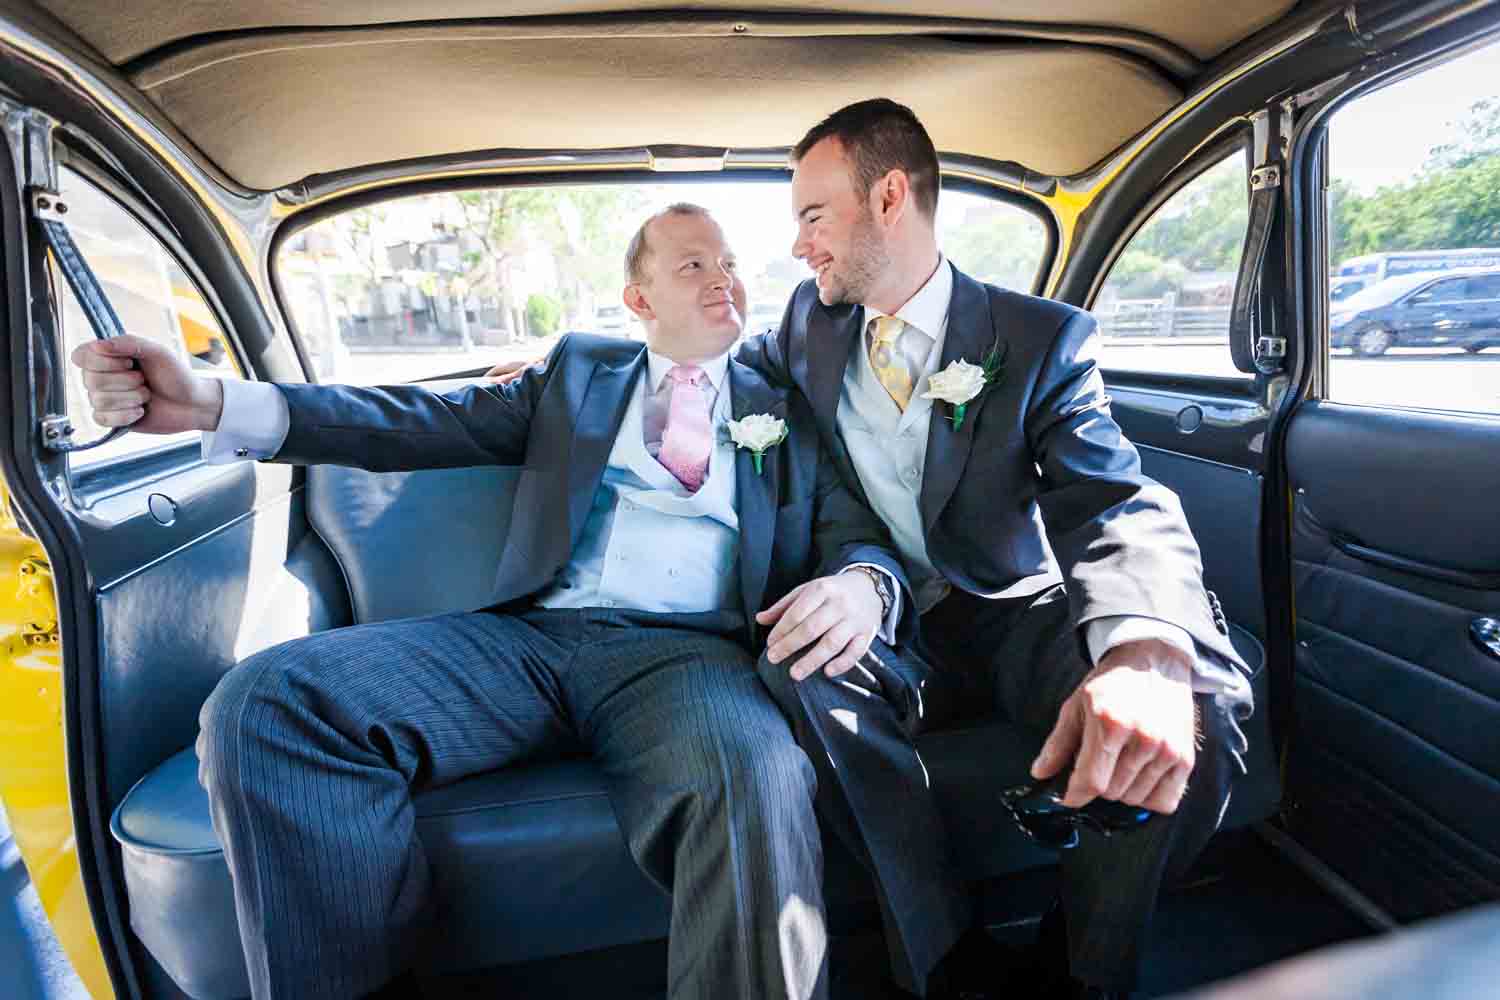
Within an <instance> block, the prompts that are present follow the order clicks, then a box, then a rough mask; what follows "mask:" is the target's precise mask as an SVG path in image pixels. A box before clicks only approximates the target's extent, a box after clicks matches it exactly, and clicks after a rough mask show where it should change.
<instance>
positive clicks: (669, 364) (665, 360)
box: [646, 347, 729, 393]
mask: <svg viewBox="0 0 1500 1000" xmlns="http://www.w3.org/2000/svg"><path fill="white" fill-rule="evenodd" d="M676 364H677V362H675V361H673V360H672V359H671V358H669V357H667V356H665V355H663V354H657V353H656V352H655V351H653V350H651V348H649V347H648V348H646V368H647V373H648V375H649V377H650V379H651V381H650V382H649V383H648V384H649V385H650V386H651V391H652V392H653V393H654V392H659V391H660V390H661V384H662V380H663V379H665V378H666V377H667V372H669V371H671V370H672V368H673V367H675V366H676ZM698 367H699V368H702V369H703V373H704V374H705V375H707V376H708V381H709V382H710V383H712V384H713V387H714V391H715V392H718V391H719V390H720V389H722V388H723V387H724V376H725V375H726V374H728V372H729V352H728V351H725V352H724V353H723V354H720V355H719V356H718V357H716V358H710V359H709V360H707V361H704V362H702V363H700V364H699V365H698Z"/></svg>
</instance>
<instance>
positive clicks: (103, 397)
mask: <svg viewBox="0 0 1500 1000" xmlns="http://www.w3.org/2000/svg"><path fill="white" fill-rule="evenodd" d="M89 402H90V403H91V404H93V407H94V412H95V413H108V412H110V411H112V410H136V409H140V408H141V407H143V406H145V405H146V404H147V403H149V402H151V390H150V389H147V388H146V387H145V386H140V387H138V388H135V389H126V390H124V391H123V392H91V393H89Z"/></svg>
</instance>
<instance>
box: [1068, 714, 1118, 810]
mask: <svg viewBox="0 0 1500 1000" xmlns="http://www.w3.org/2000/svg"><path fill="white" fill-rule="evenodd" d="M1118 726H1119V723H1117V722H1115V721H1114V720H1113V719H1110V718H1109V717H1108V716H1103V717H1101V716H1097V715H1092V714H1087V713H1086V714H1085V715H1084V719H1083V742H1082V745H1081V746H1080V747H1079V749H1078V757H1077V759H1076V760H1074V761H1073V774H1072V775H1071V776H1070V777H1069V778H1068V791H1067V794H1065V795H1064V796H1063V805H1065V806H1068V807H1069V808H1071V809H1081V808H1083V807H1084V806H1086V805H1088V804H1089V803H1090V802H1092V801H1093V800H1094V799H1097V798H1098V797H1099V796H1101V795H1103V794H1104V790H1105V789H1106V788H1108V787H1109V782H1110V779H1111V778H1112V777H1113V776H1114V773H1115V764H1116V763H1117V761H1118V757H1119V753H1120V750H1121V748H1122V747H1123V746H1124V743H1125V734H1124V733H1122V732H1120V731H1119V730H1118V729H1117V728H1116V727H1118Z"/></svg>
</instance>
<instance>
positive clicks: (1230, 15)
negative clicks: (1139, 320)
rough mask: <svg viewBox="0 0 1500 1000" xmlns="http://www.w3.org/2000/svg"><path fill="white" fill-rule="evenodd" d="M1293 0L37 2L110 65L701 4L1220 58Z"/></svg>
mask: <svg viewBox="0 0 1500 1000" xmlns="http://www.w3.org/2000/svg"><path fill="white" fill-rule="evenodd" d="M1293 4H1294V0H999V2H997V0H928V2H926V3H917V2H913V0H863V2H853V0H832V2H816V3H815V2H812V0H760V2H734V0H696V2H688V3H678V4H673V3H670V2H659V3H639V2H635V3H632V2H630V0H551V2H547V0H520V2H512V3H501V2H497V0H433V2H431V3H425V4H424V3H412V2H411V0H359V2H350V0H210V2H205V0H141V2H129V0H115V2H110V0H102V2H101V0H38V5H39V6H41V7H44V8H46V9H47V10H50V11H51V12H52V13H53V14H55V15H57V16H58V17H59V18H61V19H62V20H63V21H64V22H65V23H67V24H68V25H69V26H70V27H71V28H72V29H73V30H74V31H76V32H78V34H79V35H81V36H83V38H84V40H85V41H87V42H88V43H89V44H91V45H92V46H94V48H96V49H98V50H99V51H100V52H101V53H103V54H104V56H105V58H107V59H109V60H110V61H111V62H115V63H121V62H125V61H126V60H129V59H134V58H135V57H136V56H139V55H141V54H143V53H145V52H149V51H151V50H152V49H155V48H157V47H159V46H162V45H165V44H167V43H169V42H175V41H179V40H181V39H184V38H190V37H192V36H194V35H202V34H208V33H210V32H217V31H232V30H235V29H241V28H291V27H314V26H319V27H333V26H345V27H347V26H351V25H369V24H395V23H400V22H415V21H429V22H430V21H443V20H456V19H461V18H500V17H527V16H559V15H567V14H600V13H628V12H640V11H648V10H663V9H667V8H674V7H675V8H677V9H680V10H695V11H741V10H756V11H779V12H783V13H786V12H793V11H801V12H810V13H818V14H832V13H846V14H866V15H871V14H874V15H913V16H920V17H963V18H976V19H981V20H990V21H1026V22H1035V23H1039V24H1091V25H1099V26H1102V27H1110V28H1125V29H1128V30H1132V31H1141V32H1145V33H1146V34H1150V35H1155V36H1157V37H1158V38H1164V39H1166V40H1168V41H1170V42H1173V43H1175V44H1177V45H1180V46H1182V47H1183V48H1184V49H1187V50H1188V51H1189V52H1192V53H1193V54H1194V55H1196V56H1198V57H1199V58H1200V59H1205V58H1209V57H1211V56H1214V55H1217V54H1218V53H1219V52H1222V51H1223V50H1224V49H1226V48H1228V47H1229V46H1230V45H1233V44H1234V43H1235V42H1237V41H1239V40H1240V39H1242V38H1244V37H1245V36H1246V35H1249V34H1251V33H1252V32H1254V31H1256V30H1258V29H1260V28H1263V27H1265V26H1266V25H1267V24H1270V23H1271V22H1272V21H1274V20H1276V19H1277V18H1279V17H1280V16H1281V15H1282V14H1284V13H1286V12H1287V11H1288V10H1289V9H1290V8H1291V7H1292V6H1293Z"/></svg>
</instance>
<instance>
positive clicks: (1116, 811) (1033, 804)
mask: <svg viewBox="0 0 1500 1000" xmlns="http://www.w3.org/2000/svg"><path fill="white" fill-rule="evenodd" d="M1071 773H1072V772H1071V771H1063V772H1062V773H1061V774H1057V775H1054V776H1053V777H1051V778H1048V779H1047V780H1046V781H1041V782H1035V783H1033V784H1029V785H1022V786H1020V787H1019V788H1009V789H1006V790H1005V791H1003V792H1001V793H1000V801H1001V802H1002V803H1003V804H1004V806H1005V808H1006V810H1007V811H1008V812H1009V813H1010V815H1011V818H1012V819H1014V820H1015V821H1016V823H1017V824H1018V825H1019V826H1020V827H1021V829H1022V830H1024V831H1025V833H1026V835H1027V836H1028V837H1030V838H1031V839H1032V840H1035V841H1036V842H1037V843H1039V844H1041V845H1043V846H1044V847H1050V848H1052V849H1054V850H1058V851H1066V850H1069V849H1070V848H1074V847H1077V846H1078V832H1079V831H1080V830H1082V829H1084V828H1088V829H1090V830H1093V831H1094V832H1096V833H1102V834H1103V835H1104V836H1106V837H1110V836H1113V835H1114V834H1117V833H1123V832H1126V831H1129V830H1135V829H1139V828H1140V827H1142V826H1145V825H1146V823H1147V822H1148V821H1149V820H1150V819H1151V817H1152V816H1155V815H1156V814H1155V813H1154V812H1152V811H1151V810H1149V809H1143V808H1141V807H1140V806H1130V805H1126V804H1125V803H1123V802H1114V801H1112V800H1110V799H1095V800H1094V801H1092V802H1090V803H1089V804H1088V805H1086V806H1084V807H1083V808H1082V809H1070V808H1068V807H1067V806H1065V805H1063V797H1064V796H1065V795H1066V794H1067V792H1068V777H1069V775H1070V774H1071Z"/></svg>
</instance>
